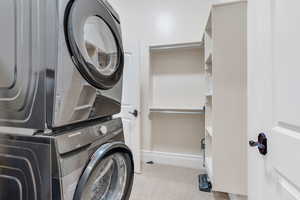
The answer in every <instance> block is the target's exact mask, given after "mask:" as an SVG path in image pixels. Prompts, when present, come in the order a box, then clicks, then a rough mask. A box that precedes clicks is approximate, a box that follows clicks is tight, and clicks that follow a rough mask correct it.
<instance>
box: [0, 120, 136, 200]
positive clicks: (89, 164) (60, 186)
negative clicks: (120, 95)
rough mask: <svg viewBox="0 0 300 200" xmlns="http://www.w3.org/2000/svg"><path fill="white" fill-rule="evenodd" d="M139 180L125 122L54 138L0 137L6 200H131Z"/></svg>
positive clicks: (0, 182)
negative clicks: (125, 137) (130, 197)
mask: <svg viewBox="0 0 300 200" xmlns="http://www.w3.org/2000/svg"><path fill="white" fill-rule="evenodd" d="M133 176H134V166H133V158H132V153H131V152H130V150H129V149H128V147H127V146H126V145H125V144H124V136H123V129H122V122H121V119H114V120H110V121H106V122H101V123H99V122H98V124H97V125H95V124H94V125H90V126H87V127H85V128H76V129H74V130H69V131H61V132H56V133H54V134H53V135H51V136H22V135H12V134H0V199H9V200H21V199H22V200H45V199H47V200H50V199H52V200H98V199H101V200H128V199H129V195H130V192H131V187H132V182H133Z"/></svg>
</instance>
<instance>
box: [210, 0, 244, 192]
mask: <svg viewBox="0 0 300 200" xmlns="http://www.w3.org/2000/svg"><path fill="white" fill-rule="evenodd" d="M246 15H247V2H244V1H242V2H234V3H225V4H217V5H214V6H212V9H211V12H210V16H209V19H208V22H207V26H206V29H205V34H204V46H205V53H204V54H205V56H204V58H205V61H204V62H205V67H204V68H205V74H206V78H205V80H206V92H205V95H206V106H205V107H206V112H205V130H206V131H205V139H206V140H205V141H206V160H205V163H206V169H207V173H208V176H209V178H210V181H211V182H212V189H213V190H214V191H221V192H227V193H231V194H240V195H246V194H247V167H246V166H247V131H246V108H247V102H246V96H247V63H246V62H247V59H246V54H247V51H246V49H247V42H246V40H247V36H246V27H247V19H246Z"/></svg>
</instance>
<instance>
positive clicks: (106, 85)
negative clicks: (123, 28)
mask: <svg viewBox="0 0 300 200" xmlns="http://www.w3.org/2000/svg"><path fill="white" fill-rule="evenodd" d="M65 19H66V20H65V28H66V31H65V34H66V39H67V44H68V47H69V51H70V54H71V56H72V59H73V62H74V64H75V65H76V67H77V69H78V70H79V72H80V73H81V75H82V76H83V77H84V78H85V79H86V80H87V81H88V82H89V83H90V84H91V85H93V86H94V87H96V88H99V89H110V88H112V87H113V86H114V85H115V84H117V82H118V81H119V80H120V78H121V76H122V73H123V65H124V53H123V47H122V40H121V32H120V29H119V24H118V22H117V21H116V20H115V19H114V17H113V16H112V15H111V13H110V12H109V10H108V9H107V7H106V6H105V4H104V3H103V2H102V1H100V0H74V1H73V2H71V3H70V4H69V6H68V9H67V12H66V17H65Z"/></svg>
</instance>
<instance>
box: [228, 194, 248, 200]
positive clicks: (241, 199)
mask: <svg viewBox="0 0 300 200" xmlns="http://www.w3.org/2000/svg"><path fill="white" fill-rule="evenodd" d="M229 199H230V200H247V199H248V198H247V196H243V195H237V194H229Z"/></svg>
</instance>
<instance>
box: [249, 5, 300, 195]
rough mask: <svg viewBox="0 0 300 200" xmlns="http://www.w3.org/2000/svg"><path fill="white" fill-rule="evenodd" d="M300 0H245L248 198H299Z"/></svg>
mask: <svg viewBox="0 0 300 200" xmlns="http://www.w3.org/2000/svg"><path fill="white" fill-rule="evenodd" d="M299 8H300V1H299V0H248V37H249V38H248V47H249V49H248V50H249V51H248V91H249V93H248V134H249V140H256V139H257V135H258V134H259V133H260V132H264V133H265V134H266V136H267V139H268V146H267V148H268V153H267V154H266V155H265V156H263V155H261V154H260V153H259V152H258V150H257V148H256V147H252V148H251V147H249V151H248V155H249V158H248V170H249V173H248V178H249V181H248V187H249V190H248V193H249V200H299V199H300V155H299V154H300V90H299V88H300V50H299V49H300V22H299V21H300V12H299Z"/></svg>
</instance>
